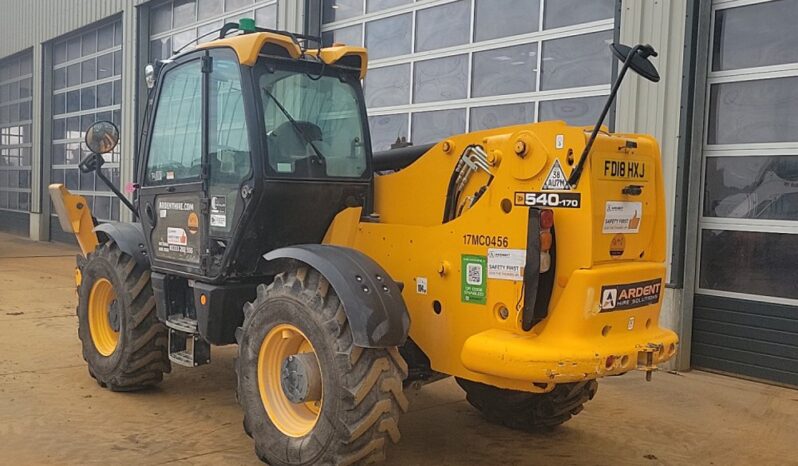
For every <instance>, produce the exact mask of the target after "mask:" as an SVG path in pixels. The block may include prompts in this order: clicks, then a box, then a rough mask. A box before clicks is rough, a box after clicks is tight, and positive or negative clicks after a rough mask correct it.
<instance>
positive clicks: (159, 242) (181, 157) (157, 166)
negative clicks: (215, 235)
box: [139, 52, 207, 274]
mask: <svg viewBox="0 0 798 466" xmlns="http://www.w3.org/2000/svg"><path fill="white" fill-rule="evenodd" d="M203 55H205V52H199V53H196V54H192V55H188V56H186V57H185V58H183V59H181V60H180V61H178V62H177V63H176V64H175V65H173V66H171V67H169V68H166V69H165V71H164V73H163V74H162V77H161V78H160V89H159V91H158V94H157V95H156V98H155V101H156V102H157V103H156V104H155V105H156V107H155V113H154V117H153V123H152V126H151V130H150V136H149V141H148V143H149V144H148V149H149V150H148V154H147V159H146V162H145V166H144V176H143V180H142V185H143V186H142V188H141V190H140V191H139V216H140V218H141V222H142V225H143V227H144V233H145V236H146V240H147V241H148V246H149V248H148V249H149V251H150V253H151V257H152V260H153V266H154V267H155V268H158V267H163V266H167V263H169V264H172V265H171V266H170V268H175V267H174V265H175V264H176V265H178V266H183V268H181V267H178V269H180V270H183V271H185V272H189V273H193V274H198V273H200V272H201V271H202V268H201V265H202V260H201V259H202V251H203V250H204V245H205V243H206V232H207V221H206V219H205V209H203V198H204V195H203V176H204V171H203V168H202V167H203V163H204V160H205V157H204V155H203V147H204V139H205V134H204V133H203V125H202V121H203V115H204V113H205V106H204V105H203V100H204V97H203V87H204V86H203V81H204V80H205V79H206V78H205V74H203V73H202V67H201V60H200V58H201V57H202V56H203Z"/></svg>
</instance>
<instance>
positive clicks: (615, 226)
mask: <svg viewBox="0 0 798 466" xmlns="http://www.w3.org/2000/svg"><path fill="white" fill-rule="evenodd" d="M642 217H643V203H642V202H621V201H607V203H606V204H605V205H604V226H603V228H602V229H601V232H602V233H637V232H639V231H640V219H641V218H642Z"/></svg>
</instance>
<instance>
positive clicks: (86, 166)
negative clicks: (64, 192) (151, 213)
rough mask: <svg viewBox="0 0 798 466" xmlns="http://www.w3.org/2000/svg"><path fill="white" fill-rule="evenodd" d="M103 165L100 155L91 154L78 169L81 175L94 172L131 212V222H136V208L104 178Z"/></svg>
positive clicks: (103, 161)
mask: <svg viewBox="0 0 798 466" xmlns="http://www.w3.org/2000/svg"><path fill="white" fill-rule="evenodd" d="M104 163H105V159H104V158H103V156H102V155H101V154H97V153H91V154H89V155H88V156H86V158H85V159H83V160H82V161H81V162H80V165H78V168H80V171H81V172H83V173H90V172H94V173H95V174H97V177H98V178H100V180H102V182H103V183H105V185H106V186H108V189H110V190H111V191H112V192H113V193H114V194H115V195H116V197H118V198H119V200H120V201H122V203H123V204H125V207H127V208H128V209H130V211H131V212H133V220H136V219H137V218H138V214H137V213H136V208H135V207H133V204H132V203H131V202H130V201H129V200H128V199H127V198H126V197H125V195H124V194H122V192H121V191H119V189H117V187H116V186H114V184H113V183H112V182H111V180H109V179H108V177H106V176H105V174H104V173H103V171H102V166H103V164H104Z"/></svg>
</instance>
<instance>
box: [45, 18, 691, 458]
mask: <svg viewBox="0 0 798 466" xmlns="http://www.w3.org/2000/svg"><path fill="white" fill-rule="evenodd" d="M314 42H317V43H319V44H320V41H318V39H317V38H314V37H310V36H304V35H299V34H292V33H287V32H281V31H275V30H267V29H262V28H258V27H256V26H255V25H254V22H253V21H252V20H249V19H242V20H241V21H240V23H228V24H226V25H225V26H224V27H223V28H222V29H221V30H220V31H218V38H216V39H214V40H212V41H210V42H206V43H203V44H201V45H198V46H197V47H196V48H194V49H193V50H190V51H187V52H183V53H178V54H176V55H175V56H173V57H171V58H170V59H168V60H164V61H161V62H158V63H156V64H155V66H148V67H147V70H146V80H147V84H148V87H149V88H150V92H149V96H148V106H147V112H146V116H145V123H144V125H143V134H142V135H141V143H140V144H139V146H140V151H139V154H138V157H137V167H136V177H135V179H136V184H135V185H133V186H131V189H132V191H133V195H132V199H128V198H127V197H125V196H124V195H123V194H122V193H121V192H120V190H119V189H118V187H116V186H113V184H112V183H111V182H110V181H108V180H107V178H106V177H105V176H104V174H103V171H102V170H101V167H102V165H103V163H104V161H105V159H104V157H103V154H105V153H108V152H110V151H111V150H112V149H113V148H114V146H115V145H116V143H117V141H118V139H119V134H118V131H117V129H116V127H115V126H113V124H111V123H109V122H98V123H95V124H94V125H92V126H91V127H90V128H88V129H87V131H86V144H87V146H88V148H89V149H90V151H91V153H90V155H88V156H87V157H86V158H85V159H84V160H83V161H82V162H81V164H80V168H81V170H82V171H83V172H85V173H89V172H96V174H97V176H98V177H99V178H100V179H102V180H104V181H105V182H106V184H108V186H109V188H110V189H111V190H112V191H114V192H115V193H116V194H117V196H119V198H120V200H121V202H122V203H123V204H124V205H126V206H127V207H128V208H129V209H130V210H131V211H132V216H133V219H134V221H133V222H127V223H100V222H98V221H97V220H96V219H94V218H93V217H92V214H91V210H90V206H89V204H88V203H87V200H86V199H85V198H84V197H82V196H80V195H75V194H72V193H70V192H69V191H68V190H67V189H66V188H65V187H64V186H63V185H52V186H50V193H51V198H52V201H53V205H54V206H55V210H56V211H57V213H58V216H59V219H60V222H61V226H62V227H63V229H64V230H65V231H67V232H72V233H74V234H75V235H76V238H77V241H78V243H79V245H80V247H81V250H82V255H80V256H78V261H77V269H76V283H77V290H78V306H77V315H78V320H79V336H80V339H81V341H82V347H83V356H84V358H85V360H86V362H87V363H88V367H89V373H90V374H91V376H92V377H94V378H95V379H96V380H97V382H98V383H99V384H100V385H101V386H103V387H107V388H108V389H110V390H114V391H130V390H138V389H141V388H144V387H148V386H151V385H153V384H156V383H158V382H160V381H161V380H162V378H163V374H164V373H166V372H169V371H170V370H171V365H172V364H179V365H184V366H189V367H194V366H198V365H202V364H206V363H208V362H210V359H211V353H210V347H211V345H226V344H233V343H237V344H238V357H237V359H236V373H237V382H238V384H237V399H238V401H239V403H240V404H241V406H242V408H243V410H244V429H245V431H246V433H247V434H249V435H250V436H251V437H252V438H253V440H254V442H255V450H256V452H257V455H258V457H259V458H260V459H261V460H263V461H265V462H268V463H270V464H273V465H281V464H285V465H300V464H302V465H304V464H356V463H358V464H359V463H369V462H373V461H377V460H380V459H382V458H384V455H385V452H384V450H385V447H386V445H387V444H388V443H389V442H397V441H398V440H399V437H400V434H399V416H400V414H401V413H402V412H404V411H406V410H407V408H408V399H407V398H406V396H405V393H404V390H405V389H406V388H407V387H408V386H416V387H418V386H421V385H423V384H425V383H429V382H432V381H435V380H438V379H441V378H443V377H447V376H454V377H455V378H456V380H457V382H458V383H459V385H460V386H461V387H462V388H463V389H464V390H465V393H466V396H467V399H468V401H469V402H470V403H471V404H472V405H473V406H474V407H475V408H476V409H478V410H479V411H481V412H482V413H483V414H484V416H485V417H487V418H488V419H490V420H493V421H495V422H498V423H502V424H504V425H507V426H510V427H513V428H516V429H524V430H536V429H542V428H549V427H552V426H556V425H558V424H561V423H563V422H565V421H567V420H568V419H569V418H571V416H573V415H575V414H577V413H578V412H579V411H581V410H582V408H583V404H584V403H585V402H586V401H588V400H590V399H591V398H593V396H594V395H595V393H596V388H597V379H599V378H600V377H604V376H608V375H619V374H623V373H626V372H629V371H634V370H643V371H645V372H646V375H647V377H650V374H651V372H652V371H654V370H655V369H656V367H657V364H659V363H662V362H663V361H666V360H668V359H670V358H671V357H673V356H674V354H675V352H676V347H677V337H676V335H675V334H674V333H673V332H671V331H669V330H666V329H663V328H661V327H660V326H659V312H660V306H661V303H662V297H663V293H664V291H663V281H664V277H665V264H664V261H665V205H664V195H663V182H662V172H661V163H660V154H659V150H658V147H657V143H656V141H654V139H653V138H651V137H649V136H645V135H639V134H611V133H609V132H608V131H607V129H606V128H605V127H602V126H601V122H602V121H603V120H604V118H605V116H606V114H607V111H608V109H609V108H610V105H611V103H612V101H613V99H614V97H615V95H616V93H617V90H618V87H619V86H620V84H621V81H622V79H623V77H624V75H625V73H626V71H627V70H628V69H629V68H631V69H632V70H634V71H635V72H637V73H638V74H640V75H642V76H644V77H646V78H647V79H650V80H652V81H656V80H658V79H659V76H658V75H657V72H656V70H655V69H654V67H653V65H651V63H650V62H649V61H648V57H649V56H652V55H653V56H656V52H655V51H654V49H653V48H651V47H650V46H646V45H637V46H635V47H631V48H630V47H627V46H624V45H620V44H614V45H612V46H611V47H612V50H613V52H614V54H615V55H616V56H617V57H618V58H619V59H620V60H622V61H623V66H622V67H621V68H620V70H619V73H618V78H617V80H616V81H615V83H614V84H613V87H612V90H611V93H610V96H609V98H608V100H607V105H606V107H605V108H604V110H603V112H602V114H601V116H600V118H599V120H598V122H597V123H596V126H595V127H594V128H592V131H591V129H590V128H582V127H572V126H568V125H566V124H565V123H564V122H560V121H551V122H543V123H537V124H522V125H517V126H510V127H504V128H496V129H491V130H486V131H478V132H473V133H468V134H459V135H452V136H451V137H449V138H447V139H445V140H442V141H439V142H437V143H435V144H432V145H427V146H409V147H403V148H398V149H395V150H390V151H385V152H380V153H374V154H373V153H372V150H371V140H370V136H369V128H368V124H367V118H366V107H365V103H364V98H363V92H362V89H361V80H362V79H363V78H364V76H365V75H366V69H367V54H366V50H365V49H363V48H360V47H349V46H344V45H338V44H334V45H333V46H331V47H320V46H319V47H317V48H313V47H311V44H313V43H314Z"/></svg>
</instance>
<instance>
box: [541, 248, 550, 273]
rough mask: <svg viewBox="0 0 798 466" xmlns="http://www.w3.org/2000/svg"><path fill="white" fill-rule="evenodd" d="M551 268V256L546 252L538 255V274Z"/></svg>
mask: <svg viewBox="0 0 798 466" xmlns="http://www.w3.org/2000/svg"><path fill="white" fill-rule="evenodd" d="M550 268H551V254H549V253H548V252H541V253H540V273H546V272H548V271H549V269H550Z"/></svg>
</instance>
